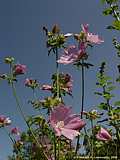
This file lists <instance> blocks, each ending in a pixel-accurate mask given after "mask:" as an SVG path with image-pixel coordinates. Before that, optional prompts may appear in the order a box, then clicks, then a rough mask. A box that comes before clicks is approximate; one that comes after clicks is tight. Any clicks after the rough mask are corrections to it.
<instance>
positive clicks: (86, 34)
mask: <svg viewBox="0 0 120 160" xmlns="http://www.w3.org/2000/svg"><path fill="white" fill-rule="evenodd" d="M106 2H107V3H109V2H108V1H106ZM111 5H112V2H111ZM111 5H110V7H112V6H111ZM105 12H106V11H105ZM113 14H114V15H115V14H116V12H115V11H114V12H113ZM116 18H117V15H116ZM118 20H119V19H118ZM88 27H89V25H88V24H82V25H81V30H80V33H79V34H78V33H66V34H64V33H61V31H60V28H59V26H58V25H54V26H53V27H52V29H51V31H49V30H48V28H47V27H46V26H44V27H43V31H44V33H45V35H46V47H47V49H48V55H51V54H53V55H54V56H55V73H53V74H52V76H51V84H45V83H41V82H39V81H38V80H37V79H33V78H29V77H28V78H26V79H25V80H24V84H23V86H24V87H26V88H29V89H31V91H32V93H33V97H32V98H30V99H29V100H28V104H29V105H31V106H32V107H33V109H34V110H36V111H37V112H36V114H35V115H29V116H26V113H25V112H24V110H23V108H24V107H23V106H22V105H21V104H22V103H21V101H20V99H19V97H18V95H17V91H16V85H17V82H18V81H19V78H20V76H24V74H26V73H27V70H28V69H27V66H26V65H24V64H20V63H19V64H18V63H16V61H15V59H14V58H13V57H5V60H4V62H5V63H6V64H7V65H8V66H9V69H10V70H9V71H8V73H3V74H1V75H0V80H6V81H7V82H8V85H9V86H10V87H11V88H12V91H13V96H14V98H15V101H16V107H17V109H18V112H19V113H20V115H21V116H22V118H23V120H24V121H25V124H26V126H27V130H26V131H23V132H22V131H21V129H20V127H17V126H16V127H11V128H10V125H12V124H11V123H13V122H12V121H11V119H10V118H9V117H6V116H4V115H1V116H0V128H1V129H4V131H5V133H6V134H7V136H8V137H9V139H10V141H11V142H12V144H13V153H12V155H11V156H9V159H12V160H28V159H29V160H30V159H31V160H73V159H77V158H78V159H80V157H81V156H82V158H83V157H84V158H85V156H88V157H89V159H94V158H95V157H96V156H107V157H108V156H110V157H111V156H116V157H117V158H119V142H120V129H119V128H120V114H119V111H120V108H119V104H120V103H119V101H117V102H116V103H115V105H114V106H113V105H112V104H111V99H112V97H113V95H112V90H113V89H114V86H113V85H112V82H111V78H110V77H108V76H107V75H106V73H105V67H106V63H105V62H102V64H101V66H100V68H99V71H98V74H97V83H96V85H97V87H99V90H98V91H97V92H95V94H96V95H99V96H101V97H102V98H103V102H101V103H100V104H99V105H98V106H97V107H98V108H99V109H98V110H96V108H93V109H91V110H88V108H85V106H84V101H85V89H84V85H85V83H87V82H85V69H89V67H92V66H93V64H91V63H89V62H88V60H89V55H88V50H89V47H93V46H94V45H99V44H102V43H103V42H104V40H103V39H102V38H100V37H99V36H98V35H96V34H93V33H91V32H90V31H89V28H88ZM68 38H73V39H74V41H73V43H72V44H70V45H68V43H67V40H68ZM76 42H77V45H76ZM114 45H115V47H116V49H119V47H118V46H119V44H118V42H116V41H115V40H114ZM60 64H61V65H63V64H64V65H70V64H72V66H75V69H76V68H77V69H79V71H80V70H81V75H80V77H81V81H80V85H81V92H80V95H81V100H80V104H79V105H78V107H79V113H74V112H73V107H71V106H69V105H68V104H66V103H65V96H66V95H69V96H71V97H72V98H74V96H73V94H74V93H73V91H72V87H73V82H74V83H75V80H74V77H73V76H71V75H70V74H69V73H63V72H61V71H60V67H59V65H60ZM117 81H119V79H117ZM36 91H39V92H42V93H43V92H47V95H49V96H46V97H44V98H43V99H41V97H39V96H36V94H37V93H38V92H36ZM78 97H79V96H78ZM100 109H101V110H100ZM87 110H88V111H87ZM38 111H39V112H38ZM108 126H109V127H108ZM106 148H107V149H106Z"/></svg>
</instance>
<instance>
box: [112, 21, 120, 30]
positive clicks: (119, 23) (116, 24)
mask: <svg viewBox="0 0 120 160" xmlns="http://www.w3.org/2000/svg"><path fill="white" fill-rule="evenodd" d="M113 27H114V28H115V29H116V30H120V21H118V20H115V21H113Z"/></svg>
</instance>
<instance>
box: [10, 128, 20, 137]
mask: <svg viewBox="0 0 120 160" xmlns="http://www.w3.org/2000/svg"><path fill="white" fill-rule="evenodd" d="M11 133H12V134H15V135H18V136H19V135H20V131H19V128H17V127H14V128H12V129H11Z"/></svg>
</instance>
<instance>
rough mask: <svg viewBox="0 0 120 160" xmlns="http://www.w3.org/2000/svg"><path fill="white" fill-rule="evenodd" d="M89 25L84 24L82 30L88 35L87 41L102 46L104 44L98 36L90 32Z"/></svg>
mask: <svg viewBox="0 0 120 160" xmlns="http://www.w3.org/2000/svg"><path fill="white" fill-rule="evenodd" d="M88 26H89V25H88V24H82V25H81V27H82V30H83V32H84V33H85V34H86V39H87V41H88V42H90V43H95V44H100V43H102V42H104V41H103V40H102V39H101V38H100V37H99V36H98V35H95V34H93V33H90V32H88Z"/></svg>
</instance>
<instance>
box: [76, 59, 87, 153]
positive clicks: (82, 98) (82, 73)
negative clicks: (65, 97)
mask: <svg viewBox="0 0 120 160" xmlns="http://www.w3.org/2000/svg"><path fill="white" fill-rule="evenodd" d="M83 63H84V60H83V59H82V66H81V67H82V68H81V69H82V72H81V78H82V79H81V81H82V83H81V87H82V93H81V114H80V117H81V119H83V110H84V88H85V82H84V66H83ZM79 141H80V136H78V138H77V145H76V150H75V153H76V154H77V152H78V150H79Z"/></svg>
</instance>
